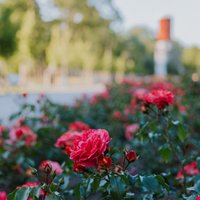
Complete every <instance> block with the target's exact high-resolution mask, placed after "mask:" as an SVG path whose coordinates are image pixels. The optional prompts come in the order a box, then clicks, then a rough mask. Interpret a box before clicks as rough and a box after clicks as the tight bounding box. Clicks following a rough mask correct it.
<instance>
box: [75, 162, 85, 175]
mask: <svg viewBox="0 0 200 200" xmlns="http://www.w3.org/2000/svg"><path fill="white" fill-rule="evenodd" d="M73 171H74V172H77V173H81V174H83V173H85V172H86V169H85V167H83V166H81V165H79V164H78V163H74V166H73Z"/></svg>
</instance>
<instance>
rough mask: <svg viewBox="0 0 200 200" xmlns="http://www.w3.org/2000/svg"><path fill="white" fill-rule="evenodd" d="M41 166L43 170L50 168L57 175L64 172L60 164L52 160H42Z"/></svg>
mask: <svg viewBox="0 0 200 200" xmlns="http://www.w3.org/2000/svg"><path fill="white" fill-rule="evenodd" d="M39 168H40V170H42V171H47V170H49V171H50V172H55V173H56V174H57V175H58V174H61V173H62V172H63V169H62V168H61V166H60V164H59V163H58V162H54V161H51V160H45V161H42V162H41V164H40V167H39Z"/></svg>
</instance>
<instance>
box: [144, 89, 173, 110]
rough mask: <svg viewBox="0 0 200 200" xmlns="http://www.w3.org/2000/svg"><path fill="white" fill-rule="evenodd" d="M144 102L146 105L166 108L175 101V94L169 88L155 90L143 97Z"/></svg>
mask: <svg viewBox="0 0 200 200" xmlns="http://www.w3.org/2000/svg"><path fill="white" fill-rule="evenodd" d="M143 103H144V104H145V105H156V106H157V107H158V109H164V108H165V107H167V106H169V105H171V104H173V103H174V95H173V94H172V92H170V91H167V90H153V91H151V92H149V93H147V94H146V95H145V96H144V97H143Z"/></svg>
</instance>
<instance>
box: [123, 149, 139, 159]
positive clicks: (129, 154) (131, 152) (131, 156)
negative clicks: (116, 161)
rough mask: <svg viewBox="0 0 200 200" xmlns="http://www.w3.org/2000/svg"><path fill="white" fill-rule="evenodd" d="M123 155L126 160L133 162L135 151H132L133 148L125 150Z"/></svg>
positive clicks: (135, 157) (135, 156)
mask: <svg viewBox="0 0 200 200" xmlns="http://www.w3.org/2000/svg"><path fill="white" fill-rule="evenodd" d="M125 157H126V160H127V161H128V162H133V161H135V160H137V155H136V153H135V151H133V150H130V151H129V152H126V154H125Z"/></svg>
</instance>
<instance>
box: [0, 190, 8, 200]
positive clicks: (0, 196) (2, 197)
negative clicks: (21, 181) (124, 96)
mask: <svg viewBox="0 0 200 200" xmlns="http://www.w3.org/2000/svg"><path fill="white" fill-rule="evenodd" d="M0 200H7V195H6V193H5V192H0Z"/></svg>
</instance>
